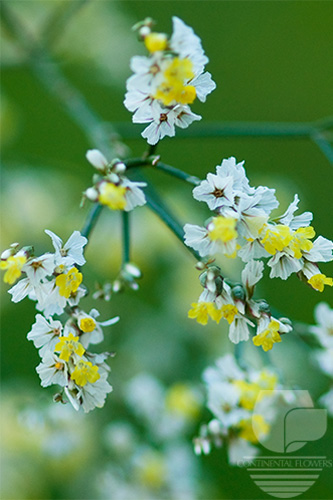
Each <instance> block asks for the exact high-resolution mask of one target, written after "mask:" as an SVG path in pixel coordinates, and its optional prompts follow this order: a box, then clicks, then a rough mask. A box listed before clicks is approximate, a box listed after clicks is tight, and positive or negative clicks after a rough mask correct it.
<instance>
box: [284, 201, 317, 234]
mask: <svg viewBox="0 0 333 500" xmlns="http://www.w3.org/2000/svg"><path fill="white" fill-rule="evenodd" d="M298 203H299V198H298V195H297V194H295V197H294V201H292V202H291V204H290V205H289V207H288V208H287V210H286V212H285V213H284V214H283V215H281V217H279V219H278V221H279V224H284V225H286V226H289V227H290V229H293V230H295V229H298V228H300V227H307V226H309V225H310V223H311V221H312V219H313V215H312V213H311V212H304V213H303V214H301V215H297V216H295V217H294V212H296V210H298Z"/></svg>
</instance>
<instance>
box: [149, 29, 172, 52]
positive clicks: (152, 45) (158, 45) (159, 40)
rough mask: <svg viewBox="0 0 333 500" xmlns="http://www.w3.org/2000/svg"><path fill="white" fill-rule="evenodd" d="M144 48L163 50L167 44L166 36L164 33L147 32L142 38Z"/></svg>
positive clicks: (153, 50) (150, 50) (152, 50)
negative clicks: (143, 38)
mask: <svg viewBox="0 0 333 500" xmlns="http://www.w3.org/2000/svg"><path fill="white" fill-rule="evenodd" d="M144 43H145V46H146V49H147V50H149V52H157V51H159V50H165V49H166V48H167V45H168V39H167V36H166V35H165V34H164V33H154V32H152V33H149V35H147V36H146V37H145V40H144Z"/></svg>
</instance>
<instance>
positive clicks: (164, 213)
mask: <svg viewBox="0 0 333 500" xmlns="http://www.w3.org/2000/svg"><path fill="white" fill-rule="evenodd" d="M155 196H156V195H155V194H154V196H152V195H151V194H148V193H146V200H147V205H148V206H149V208H150V209H151V210H152V211H153V212H155V214H156V215H157V216H158V217H159V218H160V219H161V220H162V221H163V222H164V224H165V225H166V226H167V227H168V228H169V229H170V230H171V231H172V232H173V234H174V235H175V236H176V237H177V238H178V239H179V241H181V242H182V243H183V245H184V246H185V248H186V249H187V250H188V251H189V252H190V253H191V254H192V255H193V256H194V258H195V259H196V260H197V261H201V260H202V258H201V257H200V255H199V254H198V252H196V251H195V250H194V249H193V248H191V247H188V246H187V245H185V243H184V230H183V227H182V226H181V224H180V223H179V222H178V221H177V219H176V218H175V217H174V215H172V214H171V212H170V211H169V209H168V208H166V206H165V205H164V203H162V204H161V203H160V201H157V200H156V198H155ZM162 205H163V206H162Z"/></svg>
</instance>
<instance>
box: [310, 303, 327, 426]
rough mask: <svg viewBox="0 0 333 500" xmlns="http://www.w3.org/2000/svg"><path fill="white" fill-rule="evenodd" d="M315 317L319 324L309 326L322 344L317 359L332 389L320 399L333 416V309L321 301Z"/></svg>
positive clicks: (316, 352)
mask: <svg viewBox="0 0 333 500" xmlns="http://www.w3.org/2000/svg"><path fill="white" fill-rule="evenodd" d="M315 319H316V322H317V324H316V325H314V326H310V328H309V331H310V332H311V333H312V334H313V336H314V337H315V339H316V340H317V342H318V343H319V345H320V349H317V350H316V351H315V352H314V357H315V361H316V364H317V366H319V368H320V369H321V371H322V372H323V373H324V374H325V375H327V376H328V377H329V378H330V382H331V389H330V390H329V391H328V392H327V393H326V394H324V395H323V396H321V398H320V400H319V401H320V403H321V404H322V405H323V406H325V407H326V408H327V410H328V412H329V413H330V415H332V416H333V309H332V308H330V306H329V305H328V304H326V303H325V302H320V303H319V304H317V306H316V308H315Z"/></svg>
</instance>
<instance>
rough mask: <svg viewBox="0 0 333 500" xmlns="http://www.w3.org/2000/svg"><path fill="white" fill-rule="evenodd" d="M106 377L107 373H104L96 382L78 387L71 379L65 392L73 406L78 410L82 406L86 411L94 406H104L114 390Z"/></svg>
mask: <svg viewBox="0 0 333 500" xmlns="http://www.w3.org/2000/svg"><path fill="white" fill-rule="evenodd" d="M106 377H107V374H102V375H101V377H100V378H99V379H98V380H97V381H96V382H94V383H90V382H87V383H86V384H85V385H84V387H78V386H76V385H75V384H73V383H72V381H70V383H69V385H68V386H67V387H65V393H66V395H67V397H68V399H69V402H70V403H71V404H72V406H73V408H74V409H75V410H77V411H78V410H79V409H80V407H82V408H83V410H84V412H85V413H88V412H89V411H91V410H93V409H94V408H102V407H103V406H104V404H105V399H106V396H107V394H109V393H110V392H112V386H111V385H110V384H109V383H108V381H107V380H106Z"/></svg>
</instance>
